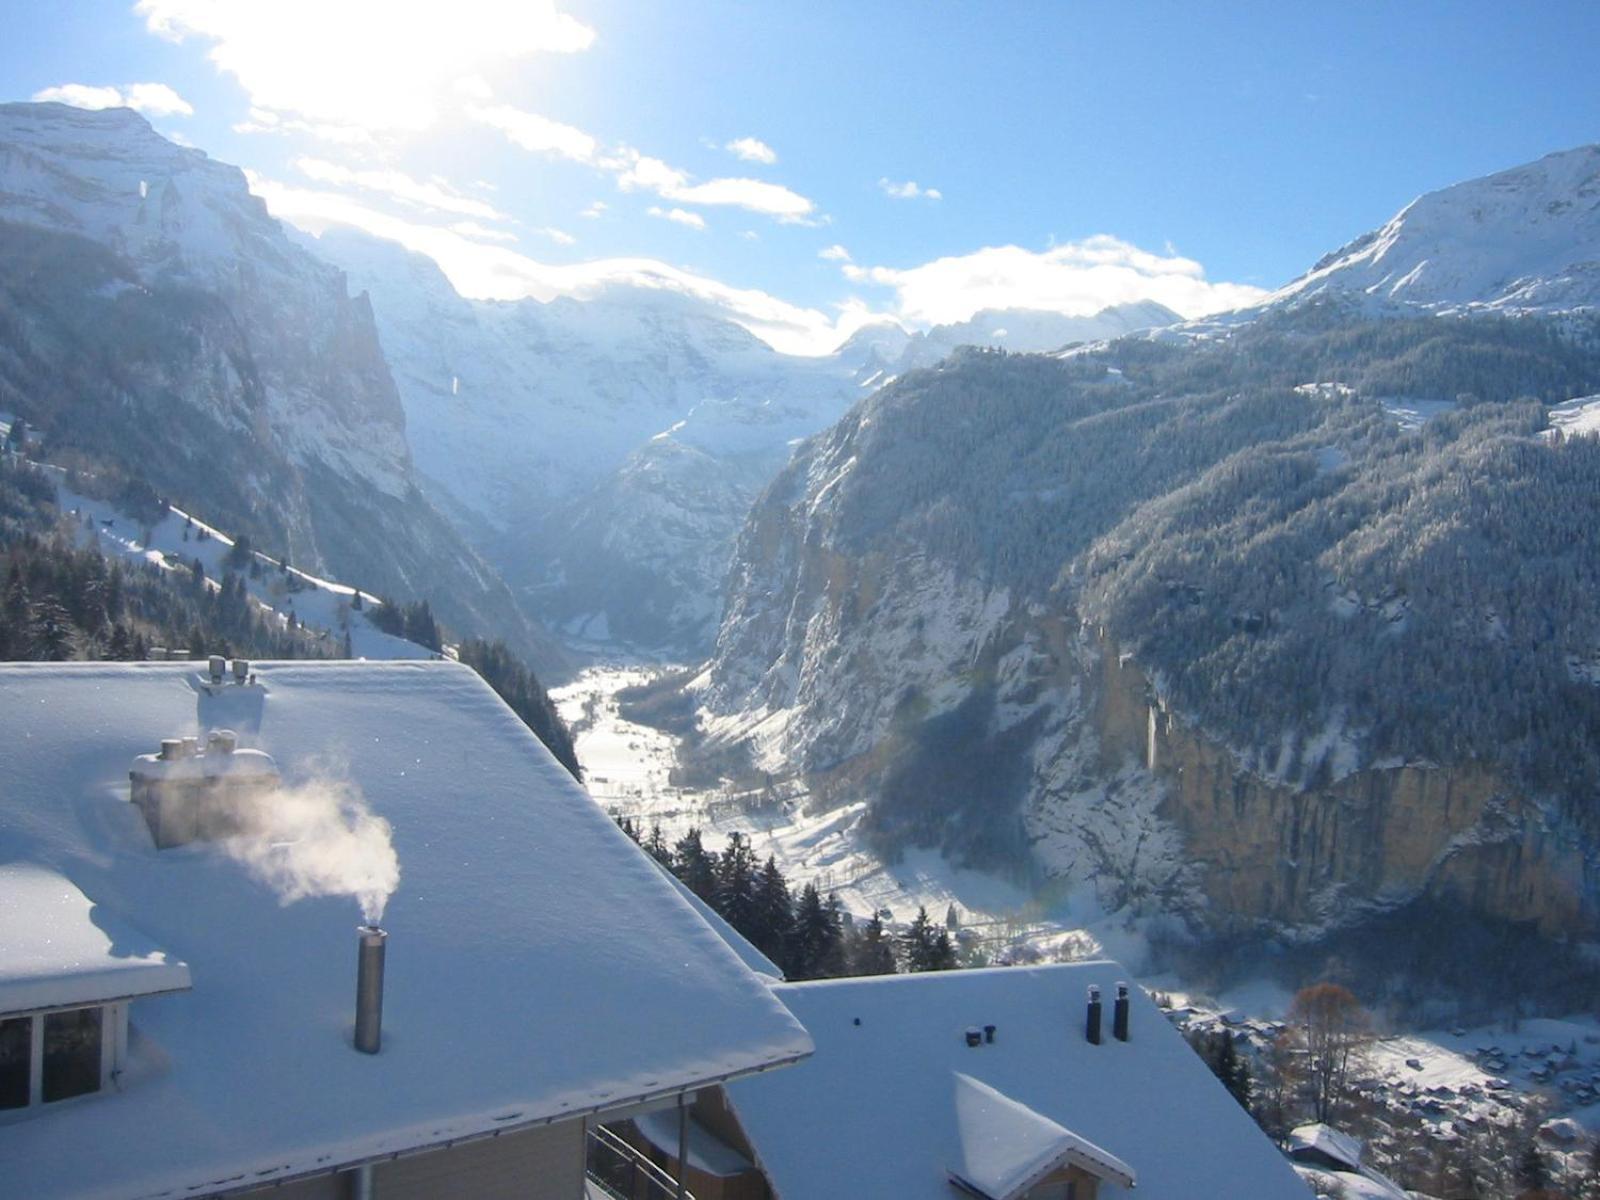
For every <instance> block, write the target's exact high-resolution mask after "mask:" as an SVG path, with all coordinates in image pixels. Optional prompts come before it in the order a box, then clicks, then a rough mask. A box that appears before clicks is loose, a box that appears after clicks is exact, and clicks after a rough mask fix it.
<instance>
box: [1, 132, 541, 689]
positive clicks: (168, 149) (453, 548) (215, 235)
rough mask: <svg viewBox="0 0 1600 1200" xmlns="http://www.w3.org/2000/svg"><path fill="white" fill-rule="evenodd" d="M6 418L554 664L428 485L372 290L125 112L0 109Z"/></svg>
mask: <svg viewBox="0 0 1600 1200" xmlns="http://www.w3.org/2000/svg"><path fill="white" fill-rule="evenodd" d="M0 408H5V409H7V410H9V411H11V412H14V413H16V414H18V415H19V416H21V417H23V418H25V419H26V420H27V421H28V423H29V424H30V425H31V426H32V427H33V428H34V429H35V430H36V431H38V432H39V433H41V434H42V435H43V436H44V439H45V442H46V444H47V446H48V447H49V450H50V452H51V453H52V454H53V455H55V456H57V457H58V458H59V459H60V460H61V461H64V462H70V461H71V460H72V456H73V455H75V454H79V455H83V456H86V457H87V458H89V459H93V460H101V461H110V462H115V463H120V464H121V465H122V466H123V467H125V468H126V469H128V470H129V471H130V472H132V473H135V474H138V475H141V476H142V477H143V478H144V479H145V480H146V481H147V482H148V483H149V484H150V485H152V486H153V487H154V488H155V489H156V490H158V491H159V492H161V493H162V494H163V495H167V496H170V497H172V498H173V499H174V500H175V501H177V502H178V503H179V505H180V507H184V506H186V507H187V508H189V509H192V510H195V511H203V512H206V513H207V514H208V515H210V516H211V518H212V519H213V520H215V521H217V522H219V523H221V524H223V525H224V526H226V527H228V528H231V529H235V530H238V531H240V532H244V533H248V534H250V535H251V536H252V538H253V539H254V540H255V541H256V542H257V543H258V544H259V545H263V546H270V547H274V548H277V549H279V550H280V551H281V552H282V553H286V554H287V555H288V557H289V558H290V559H291V560H292V561H294V562H296V563H299V564H302V565H304V566H306V567H307V568H309V569H311V570H313V571H319V572H327V573H335V574H338V575H340V576H342V577H344V578H350V579H355V580H359V581H360V583H361V585H362V586H363V587H365V588H368V589H370V590H372V591H383V592H390V593H394V594H402V595H422V596H427V597H428V598H430V599H431V600H432V601H433V603H434V604H435V605H436V606H437V608H438V609H439V611H440V612H441V614H443V615H445V616H446V617H447V619H448V620H450V621H451V623H452V624H454V625H456V626H457V627H459V628H462V629H464V630H469V631H471V630H481V631H485V632H488V631H493V632H495V633H498V634H500V635H501V636H504V637H507V638H508V639H510V640H511V641H512V642H513V643H514V644H516V645H517V646H519V647H520V648H522V649H523V650H524V651H525V652H532V653H534V654H535V655H536V656H538V657H540V658H541V660H542V661H546V662H559V661H560V657H561V656H560V654H559V652H558V651H556V649H555V647H554V645H553V643H551V642H550V641H549V640H548V639H547V638H545V637H543V636H542V635H541V634H540V633H539V631H538V630H537V629H535V628H534V627H533V626H532V625H530V624H529V622H528V621H527V620H526V619H525V618H524V617H523V616H522V615H521V614H520V612H519V611H518V610H517V607H516V605H515V603H514V602H513V600H512V597H511V595H510V593H509V591H507V589H506V588H505V586H504V584H502V583H501V582H500V581H499V580H498V579H497V578H496V577H495V575H494V573H493V571H492V570H490V569H489V568H488V567H487V566H486V565H485V564H484V563H483V562H482V561H481V560H480V559H479V558H477V556H475V555H474V554H473V553H472V552H471V551H470V550H469V549H468V548H467V547H466V545H465V544H464V542H463V541H462V539H461V538H460V537H459V535H458V534H456V532H455V531H454V530H453V529H452V528H451V527H450V526H449V525H448V523H446V522H445V521H444V520H443V519H442V518H441V517H440V516H439V514H438V512H437V511H436V510H435V509H434V508H433V506H432V505H431V504H430V503H429V502H428V501H427V500H426V499H425V498H424V497H423V495H422V493H421V491H420V490H419V488H418V486H417V482H416V478H415V473H414V468H413V465H412V461H411V457H410V452H409V449H408V447H407V442H406V427H405V414H404V412H403V410H402V408H401V405H400V402H399V399H398V396H397V395H396V392H395V388H394V383H393V380H392V379H391V377H390V374H389V369H388V366H387V364H386V363H385V361H384V358H383V354H382V350H381V348H380V346H379V343H378V339H377V334H376V330H375V328H374V326H373V322H372V314H371V310H370V307H369V306H368V304H367V303H366V301H365V300H362V299H352V298H351V297H350V295H349V293H348V291H347V290H346V286H345V281H344V278H343V276H342V275H341V274H340V272H338V271H337V270H336V269H334V268H332V267H330V266H328V265H327V264H325V263H323V262H321V261H319V260H317V259H315V258H313V257H312V256H311V255H309V254H307V253H306V252H305V251H304V250H302V249H301V248H299V247H298V246H297V245H295V244H294V243H293V242H292V241H290V239H289V238H288V237H287V236H286V234H285V232H284V230H283V228H282V226H280V225H279V224H278V223H277V222H276V221H274V220H272V219H271V218H270V217H269V216H268V215H267V213H266V210H265V208H264V207H263V206H262V204H261V202H260V201H259V200H258V199H257V198H256V197H254V196H252V195H251V194H250V192H249V189H248V187H247V185H246V182H245V179H244V176H243V174H242V173H241V172H239V171H238V170H236V169H235V168H232V167H226V166H223V165H221V164H219V163H215V162H212V161H211V160H210V159H208V158H206V156H205V155H204V154H202V153H200V152H199V151H195V150H188V149H184V148H181V147H178V146H176V145H173V144H172V143H171V142H168V141H166V140H165V139H163V138H161V137H160V136H158V135H157V134H156V133H155V132H154V131H153V130H152V129H151V128H150V126H149V125H148V124H147V123H146V122H145V121H144V120H143V119H142V118H140V117H138V116H136V115H135V114H133V113H132V112H129V111H127V110H123V109H117V110H107V111H104V112H86V111H83V110H80V109H75V108H68V107H65V106H62V105H56V104H11V105H3V106H0Z"/></svg>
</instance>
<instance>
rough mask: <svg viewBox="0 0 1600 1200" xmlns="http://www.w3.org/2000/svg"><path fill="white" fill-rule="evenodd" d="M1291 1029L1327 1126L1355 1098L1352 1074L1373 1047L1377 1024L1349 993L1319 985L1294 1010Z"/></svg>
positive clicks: (1302, 994) (1314, 1104)
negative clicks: (1351, 1092)
mask: <svg viewBox="0 0 1600 1200" xmlns="http://www.w3.org/2000/svg"><path fill="white" fill-rule="evenodd" d="M1289 1025H1290V1027H1291V1030H1292V1033H1293V1036H1294V1037H1295V1039H1296V1041H1297V1044H1298V1048H1299V1050H1300V1052H1301V1054H1302V1056H1303V1063H1304V1068H1305V1078H1306V1083H1307V1086H1308V1088H1309V1090H1310V1093H1311V1109H1312V1113H1313V1115H1314V1117H1315V1119H1316V1120H1318V1121H1327V1120H1330V1119H1331V1118H1332V1117H1333V1115H1334V1114H1335V1113H1336V1112H1337V1111H1338V1110H1339V1109H1340V1108H1341V1107H1343V1105H1344V1104H1345V1102H1346V1101H1347V1100H1348V1099H1349V1095H1350V1076H1351V1073H1352V1070H1353V1069H1354V1068H1355V1067H1356V1066H1357V1065H1358V1064H1359V1063H1360V1062H1361V1061H1362V1060H1363V1058H1364V1057H1365V1052H1366V1050H1367V1048H1368V1047H1369V1046H1370V1045H1371V1044H1372V1040H1373V1039H1372V1022H1371V1019H1370V1018H1369V1017H1368V1016H1367V1011H1366V1009H1364V1008H1362V1007H1361V1002H1360V1001H1358V1000H1357V999H1356V998H1355V996H1354V995H1353V994H1351V992H1350V989H1349V988H1345V987H1341V986H1340V985H1339V984H1337V983H1316V984H1312V985H1311V986H1310V987H1307V988H1301V989H1300V991H1298V992H1297V993H1295V997H1294V1000H1293V1002H1292V1003H1291V1004H1290V1005H1289Z"/></svg>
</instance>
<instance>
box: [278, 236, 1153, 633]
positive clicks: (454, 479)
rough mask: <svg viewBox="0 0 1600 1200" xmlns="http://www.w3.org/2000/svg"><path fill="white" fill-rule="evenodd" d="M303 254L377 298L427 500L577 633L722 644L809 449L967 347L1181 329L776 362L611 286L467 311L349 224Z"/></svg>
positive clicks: (1145, 318)
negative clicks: (727, 583) (750, 556)
mask: <svg viewBox="0 0 1600 1200" xmlns="http://www.w3.org/2000/svg"><path fill="white" fill-rule="evenodd" d="M305 244H306V245H308V246H310V247H311V248H313V249H314V250H315V252H316V253H318V254H320V255H322V256H323V257H325V258H327V259H329V260H330V261H332V262H335V263H337V264H338V265H339V266H340V267H342V268H343V269H344V270H345V272H346V273H347V274H348V276H349V278H350V281H351V286H352V287H353V288H355V289H357V290H359V291H364V292H365V293H366V294H367V295H368V296H370V297H371V299H372V303H373V307H374V313H375V316H376V319H377V322H378V327H379V330H380V335H381V338H382V341H383V345H384V350H385V353H386V354H387V356H388V359H389V362H390V364H391V367H392V368H393V370H394V374H395V379H396V382H397V384H398V386H399V389H400V396H401V399H402V401H403V403H404V405H405V409H406V422H407V428H408V429H409V431H410V435H411V446H412V453H413V454H414V455H415V457H416V462H417V466H418V470H419V471H420V473H421V475H422V478H423V480H424V486H425V487H426V489H427V490H428V492H429V494H430V496H431V497H432V498H433V499H434V500H435V502H436V503H437V504H438V505H439V506H440V508H441V509H442V510H443V511H445V512H446V513H448V514H450V515H451V516H453V517H454V518H455V519H456V520H457V521H458V522H459V523H460V525H461V527H462V528H463V529H464V530H465V531H467V532H468V533H469V535H470V536H471V537H472V538H473V539H474V541H475V543H476V544H477V545H478V546H479V548H480V549H481V550H482V551H483V552H484V553H485V554H486V555H487V556H488V557H489V558H490V559H491V561H493V562H494V563H495V565H496V566H497V567H498V568H499V569H500V570H501V571H502V573H504V574H505V575H506V577H507V578H508V579H510V580H512V581H513V582H514V583H515V584H516V585H518V586H519V587H521V588H523V589H525V593H526V595H527V596H528V598H529V601H530V603H531V604H532V605H533V606H534V608H535V609H536V610H537V611H538V612H539V614H540V615H541V616H542V617H544V618H545V619H546V620H547V621H550V622H551V623H552V624H556V625H559V626H561V627H562V628H564V629H565V630H566V631H567V632H568V633H569V634H570V635H573V636H578V637H582V638H588V639H600V640H605V639H609V638H616V639H621V640H624V641H632V642H635V643H645V644H650V645H675V646H679V647H684V648H688V649H691V650H704V649H706V648H708V647H709V645H710V640H711V637H712V635H713V633H714V631H715V627H716V622H717V619H718V617H719V615H720V612H721V585H722V580H723V577H724V575H725V573H726V570H727V565H728V555H729V553H730V551H731V549H732V545H733V538H734V535H735V533H736V532H737V530H738V527H739V524H740V522H742V521H743V519H744V516H745V513H746V512H747V511H748V509H749V506H750V503H751V502H752V501H753V500H754V499H755V497H756V495H757V494H758V493H759V492H760V490H761V489H762V488H763V487H764V486H765V485H766V483H767V482H768V481H769V480H770V479H771V478H772V476H773V475H774V474H776V473H777V471H778V470H779V469H780V468H781V467H782V466H783V464H784V463H785V462H786V461H787V459H788V457H789V454H790V452H791V450H792V448H793V446H794V444H795V443H796V442H797V441H799V440H800V439H802V438H805V437H809V436H810V435H811V434H813V433H816V432H818V431H819V430H822V429H825V428H827V427H828V426H829V425H831V424H832V423H833V422H834V421H835V420H837V419H838V418H839V417H840V416H841V415H842V414H843V413H844V411H845V410H846V409H847V408H848V407H849V406H850V405H851V404H852V403H854V402H855V400H856V399H858V398H859V397H860V396H861V395H863V394H865V392H866V391H868V390H870V389H871V388H874V387H877V386H880V385H882V384H883V383H884V382H886V381H887V380H888V379H890V378H892V377H893V376H894V375H896V374H898V373H900V372H903V371H906V370H910V369H912V368H914V367H917V366H926V365H931V364H932V363H934V362H937V361H938V360H940V359H942V358H944V357H945V356H946V355H947V354H949V353H950V352H951V351H952V350H953V349H955V348H956V347H957V346H959V345H964V344H969V343H973V344H981V345H1005V346H1007V347H1008V348H1013V349H1024V350H1045V349H1050V350H1053V349H1056V348H1058V347H1060V346H1062V345H1065V344H1067V343H1069V342H1073V341H1081V340H1087V339H1101V338H1106V337H1112V336H1116V335H1119V334H1123V333H1128V332H1132V331H1134V330H1137V329H1143V328H1148V327H1151V326H1158V325H1167V324H1171V323H1172V322H1174V321H1176V320H1178V317H1177V315H1176V314H1174V313H1172V312H1170V311H1169V310H1167V309H1165V308H1163V307H1162V306H1160V305H1158V304H1137V305H1122V306H1118V307H1116V308H1110V309H1106V310H1105V311H1104V312H1102V313H1099V314H1096V315H1095V316H1092V317H1063V316H1060V315H1059V314H1055V313H1046V312H1030V311H1020V310H1019V311H1003V312H1002V311H994V312H985V313H979V314H977V315H976V316H974V317H973V318H972V319H971V320H970V321H967V322H964V323H962V324H959V325H946V326H939V327H937V328H934V329H931V330H929V331H927V332H925V333H909V332H907V331H906V330H904V329H902V328H901V327H900V326H898V325H896V324H893V323H882V324H876V325H871V326H868V327H867V328H865V329H863V330H861V331H859V332H858V333H857V334H855V335H854V336H853V337H852V338H850V339H849V340H848V341H847V342H846V343H845V344H844V345H842V346H841V347H840V348H839V349H838V350H837V351H836V352H835V353H834V354H832V355H828V356H824V357H820V358H804V357H797V356H792V355H785V354H780V353H779V352H777V351H775V350H773V349H772V348H771V347H769V346H768V345H766V343H764V342H762V341H760V340H759V339H758V338H756V337H755V336H754V335H752V334H750V333H749V332H747V331H746V330H744V329H743V328H741V327H740V326H738V325H736V324H734V323H733V322H732V321H729V320H727V319H726V318H725V317H723V316H721V315H720V314H719V313H717V312H716V311H715V310H714V309H712V308H711V306H709V305H708V304H705V303H704V302H701V301H699V300H696V299H694V298H693V297H689V296H685V295H682V294H679V293H673V292H665V291H660V290H650V289H645V288H628V287H613V288H610V289H608V290H606V291H604V292H602V293H601V294H599V295H597V296H594V297H592V298H589V299H585V300H574V299H570V298H563V299H558V300H555V301H553V302H551V303H540V302H538V301H533V300H524V301H519V302H512V303H506V302H480V301H471V300H466V299H463V298H462V297H461V296H459V295H458V294H457V293H456V292H455V290H454V288H452V287H451V285H450V283H449V281H448V280H447V279H446V278H445V277H444V275H443V274H442V273H441V272H440V271H439V269H438V268H437V267H436V266H435V265H434V264H433V262H432V261H431V260H430V259H427V258H425V257H423V256H421V255H416V254H412V253H410V252H408V251H406V250H405V249H403V248H402V247H399V246H397V245H395V244H393V243H390V242H384V241H381V240H379V239H376V238H373V237H371V236H369V235H366V234H363V233H359V232H356V231H354V230H348V229H334V230H330V231H328V232H326V233H324V234H323V235H322V236H321V237H319V238H315V239H309V238H308V239H306V240H305Z"/></svg>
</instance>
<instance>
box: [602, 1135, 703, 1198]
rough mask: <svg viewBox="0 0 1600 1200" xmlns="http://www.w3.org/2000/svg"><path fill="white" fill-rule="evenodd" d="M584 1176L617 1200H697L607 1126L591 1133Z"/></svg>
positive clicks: (691, 1193) (686, 1189)
mask: <svg viewBox="0 0 1600 1200" xmlns="http://www.w3.org/2000/svg"><path fill="white" fill-rule="evenodd" d="M584 1173H585V1174H586V1175H587V1176H588V1178H589V1182H590V1183H593V1184H595V1185H597V1186H598V1187H599V1188H600V1189H601V1190H602V1191H603V1192H605V1194H606V1195H608V1196H611V1197H613V1198H614V1200H694V1193H693V1192H691V1191H689V1189H688V1188H686V1187H683V1186H682V1185H681V1184H679V1182H678V1181H677V1180H676V1179H674V1178H673V1177H672V1176H671V1175H670V1174H668V1173H667V1172H666V1171H664V1170H662V1169H661V1168H660V1167H658V1166H657V1165H656V1164H655V1163H653V1162H651V1161H650V1160H649V1159H648V1158H646V1157H645V1156H644V1155H643V1154H641V1153H640V1152H639V1151H638V1150H636V1149H634V1147H633V1146H631V1145H629V1144H628V1143H627V1142H625V1141H623V1139H622V1138H620V1137H618V1136H617V1135H616V1134H614V1133H612V1132H611V1130H609V1129H607V1128H606V1127H605V1126H604V1125H595V1126H592V1127H591V1128H590V1130H589V1148H588V1156H587V1161H586V1163H585V1167H584Z"/></svg>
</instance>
